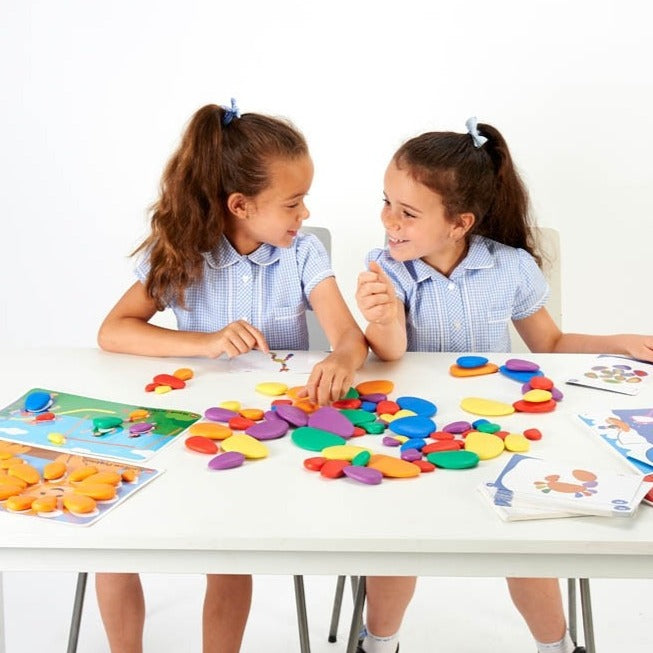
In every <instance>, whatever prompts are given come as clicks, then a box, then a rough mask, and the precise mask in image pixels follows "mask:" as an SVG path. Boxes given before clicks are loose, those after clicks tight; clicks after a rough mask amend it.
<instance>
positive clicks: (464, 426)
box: [442, 421, 472, 433]
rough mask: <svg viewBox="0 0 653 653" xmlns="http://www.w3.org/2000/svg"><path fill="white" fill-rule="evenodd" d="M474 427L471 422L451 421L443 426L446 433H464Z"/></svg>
mask: <svg viewBox="0 0 653 653" xmlns="http://www.w3.org/2000/svg"><path fill="white" fill-rule="evenodd" d="M471 428H472V425H471V424H470V423H469V422H462V421H461V422H451V423H450V424H447V425H446V426H443V427H442V430H443V431H444V432H445V433H464V432H465V431H469V430H470V429H471Z"/></svg>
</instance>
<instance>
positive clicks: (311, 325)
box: [302, 226, 331, 351]
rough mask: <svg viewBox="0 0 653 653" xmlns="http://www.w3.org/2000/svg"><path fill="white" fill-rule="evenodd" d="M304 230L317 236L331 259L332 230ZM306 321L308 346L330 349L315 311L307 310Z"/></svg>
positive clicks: (304, 227)
mask: <svg viewBox="0 0 653 653" xmlns="http://www.w3.org/2000/svg"><path fill="white" fill-rule="evenodd" d="M302 231H303V232H304V233H306V234H313V235H314V236H317V237H318V238H319V239H320V241H321V242H322V244H323V245H324V249H326V251H327V254H328V255H329V259H330V258H331V232H330V231H329V230H328V229H327V228H326V227H309V226H302ZM306 323H307V325H308V346H309V348H310V349H312V350H314V351H328V350H329V349H330V348H331V345H330V344H329V341H328V340H327V337H326V335H325V334H324V331H323V330H322V327H321V326H320V323H319V321H318V319H317V317H316V316H315V313H314V312H313V311H307V313H306Z"/></svg>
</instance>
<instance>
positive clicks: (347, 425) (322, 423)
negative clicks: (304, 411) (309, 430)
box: [308, 406, 354, 438]
mask: <svg viewBox="0 0 653 653" xmlns="http://www.w3.org/2000/svg"><path fill="white" fill-rule="evenodd" d="M308 426H312V427H313V428H316V429H322V430H323V431H328V432H329V433H335V434H336V435H339V436H340V437H343V438H350V437H351V436H352V435H354V425H353V424H352V423H351V422H350V421H349V420H348V419H347V418H346V417H345V416H344V415H343V414H342V413H341V412H340V411H339V410H336V409H335V408H331V406H323V407H322V408H318V409H317V410H316V411H315V412H314V413H311V414H310V415H309V416H308Z"/></svg>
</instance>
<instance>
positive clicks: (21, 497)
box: [5, 494, 36, 512]
mask: <svg viewBox="0 0 653 653" xmlns="http://www.w3.org/2000/svg"><path fill="white" fill-rule="evenodd" d="M34 499H36V497H34V496H32V495H30V494H18V495H14V496H13V497H9V498H8V499H7V503H6V504H5V506H7V508H8V509H9V510H15V511H17V512H20V511H21V510H29V509H30V508H31V507H32V504H33V503H34Z"/></svg>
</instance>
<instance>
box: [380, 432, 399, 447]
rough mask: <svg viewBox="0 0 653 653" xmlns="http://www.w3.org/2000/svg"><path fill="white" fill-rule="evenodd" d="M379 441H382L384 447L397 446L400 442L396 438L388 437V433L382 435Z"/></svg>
mask: <svg viewBox="0 0 653 653" xmlns="http://www.w3.org/2000/svg"><path fill="white" fill-rule="evenodd" d="M381 442H383V444H384V445H385V446H386V447H398V446H399V445H400V444H401V442H399V440H397V438H393V437H390V436H389V435H384V436H383V440H381Z"/></svg>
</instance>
